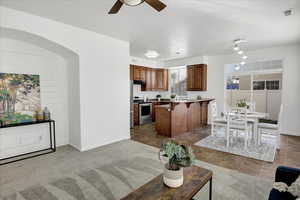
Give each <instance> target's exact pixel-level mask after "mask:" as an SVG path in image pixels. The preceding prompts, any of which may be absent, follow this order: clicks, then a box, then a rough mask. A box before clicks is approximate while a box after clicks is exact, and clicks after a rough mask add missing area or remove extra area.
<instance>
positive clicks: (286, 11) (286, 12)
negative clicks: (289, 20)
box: [283, 9, 293, 17]
mask: <svg viewBox="0 0 300 200" xmlns="http://www.w3.org/2000/svg"><path fill="white" fill-rule="evenodd" d="M283 13H284V15H285V16H286V17H287V16H290V15H292V14H293V10H292V9H289V10H285V11H284V12H283Z"/></svg>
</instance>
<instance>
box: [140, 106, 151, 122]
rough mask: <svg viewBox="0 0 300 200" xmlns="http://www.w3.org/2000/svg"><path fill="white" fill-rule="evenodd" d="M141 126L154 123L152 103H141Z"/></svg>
mask: <svg viewBox="0 0 300 200" xmlns="http://www.w3.org/2000/svg"><path fill="white" fill-rule="evenodd" d="M139 107H140V112H139V113H140V124H146V123H151V122H152V103H140V104H139Z"/></svg>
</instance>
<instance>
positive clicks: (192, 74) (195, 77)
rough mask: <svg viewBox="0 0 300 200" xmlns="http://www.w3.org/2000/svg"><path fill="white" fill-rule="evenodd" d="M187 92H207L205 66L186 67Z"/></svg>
mask: <svg viewBox="0 0 300 200" xmlns="http://www.w3.org/2000/svg"><path fill="white" fill-rule="evenodd" d="M187 90H188V91H206V90H207V65H206V64H199V65H190V66H187Z"/></svg>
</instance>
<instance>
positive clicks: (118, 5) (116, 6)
mask: <svg viewBox="0 0 300 200" xmlns="http://www.w3.org/2000/svg"><path fill="white" fill-rule="evenodd" d="M122 6H123V2H121V1H120V0H117V2H116V3H115V4H114V6H113V7H112V8H111V9H110V11H109V12H108V14H116V13H118V12H119V10H120V9H121V7H122Z"/></svg>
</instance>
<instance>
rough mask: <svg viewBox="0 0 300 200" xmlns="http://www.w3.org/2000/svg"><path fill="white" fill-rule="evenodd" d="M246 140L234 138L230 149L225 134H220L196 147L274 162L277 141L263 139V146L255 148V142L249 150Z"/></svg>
mask: <svg viewBox="0 0 300 200" xmlns="http://www.w3.org/2000/svg"><path fill="white" fill-rule="evenodd" d="M244 141H245V140H244V138H242V137H237V138H234V140H233V142H230V145H229V147H228V148H227V146H226V137H225V134H221V133H218V134H217V135H216V136H211V135H210V136H208V137H206V138H204V139H202V140H200V141H199V142H197V143H195V144H194V145H197V146H200V147H206V148H209V149H214V150H218V151H223V152H227V153H232V154H236V155H240V156H244V157H249V158H254V159H257V160H263V161H267V162H273V161H274V159H275V154H276V141H275V139H274V138H272V137H270V136H266V137H263V138H262V141H261V145H259V146H255V145H254V144H253V141H252V142H251V144H250V145H248V147H247V149H245V148H244Z"/></svg>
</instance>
